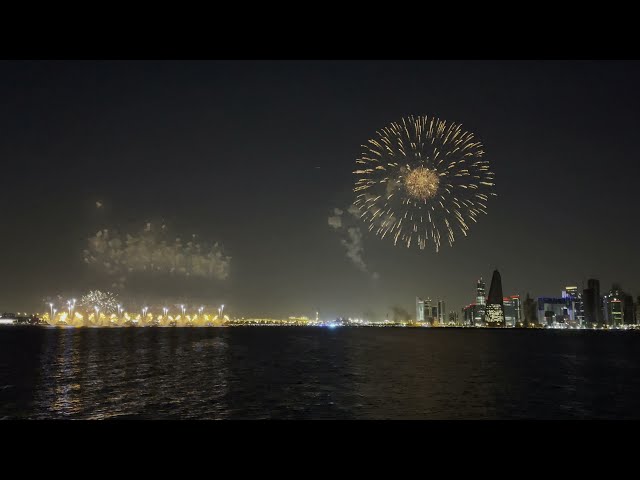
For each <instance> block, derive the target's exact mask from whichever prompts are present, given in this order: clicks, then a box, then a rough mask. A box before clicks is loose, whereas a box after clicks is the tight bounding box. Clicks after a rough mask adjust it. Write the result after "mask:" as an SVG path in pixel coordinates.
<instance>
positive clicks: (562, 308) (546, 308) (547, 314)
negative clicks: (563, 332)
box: [538, 297, 574, 326]
mask: <svg viewBox="0 0 640 480" xmlns="http://www.w3.org/2000/svg"><path fill="white" fill-rule="evenodd" d="M573 315H574V314H573V311H572V303H571V301H570V299H569V298H554V297H538V323H539V324H541V325H546V326H552V325H557V324H567V325H568V324H569V322H570V320H571V319H572V318H573Z"/></svg>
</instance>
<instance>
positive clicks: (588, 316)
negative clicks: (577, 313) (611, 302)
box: [583, 278, 604, 326]
mask: <svg viewBox="0 0 640 480" xmlns="http://www.w3.org/2000/svg"><path fill="white" fill-rule="evenodd" d="M583 302H584V303H583V305H584V321H585V323H587V324H589V326H593V325H598V326H602V325H603V324H604V320H603V315H602V297H601V296H600V282H599V281H598V280H596V279H595V278H590V279H589V280H588V281H587V288H585V289H584V292H583Z"/></svg>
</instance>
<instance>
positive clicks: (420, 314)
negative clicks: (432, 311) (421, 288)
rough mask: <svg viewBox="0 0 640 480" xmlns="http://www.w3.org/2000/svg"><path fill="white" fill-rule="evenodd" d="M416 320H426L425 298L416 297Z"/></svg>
mask: <svg viewBox="0 0 640 480" xmlns="http://www.w3.org/2000/svg"><path fill="white" fill-rule="evenodd" d="M416 322H424V300H423V299H421V298H420V297H416Z"/></svg>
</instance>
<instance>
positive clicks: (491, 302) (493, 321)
mask: <svg viewBox="0 0 640 480" xmlns="http://www.w3.org/2000/svg"><path fill="white" fill-rule="evenodd" d="M485 312H486V313H485V321H486V323H487V326H490V327H504V325H505V322H504V303H503V297H502V279H501V278H500V272H498V270H494V271H493V276H492V277H491V287H489V296H488V297H487V306H486V311H485Z"/></svg>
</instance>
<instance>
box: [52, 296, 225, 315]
mask: <svg viewBox="0 0 640 480" xmlns="http://www.w3.org/2000/svg"><path fill="white" fill-rule="evenodd" d="M48 305H49V308H50V309H51V318H53V317H54V316H55V314H56V312H57V311H58V309H57V308H53V303H51V302H49V303H48ZM67 306H68V307H69V316H71V310H73V309H74V308H75V307H76V299H75V298H72V299H71V300H67ZM93 308H94V310H95V311H96V314H97V313H99V312H100V308H99V307H98V306H95V307H93ZM180 309H181V310H182V315H184V314H185V307H184V305H180ZM141 310H142V316H145V315H146V314H147V311H148V310H149V307H142V309H141ZM203 310H204V307H200V308H198V313H199V314H202V311H203ZM162 311H163V312H164V314H165V316H166V315H167V313H168V312H169V309H168V308H167V307H162ZM223 311H224V304H222V305H221V306H220V308H218V315H219V316H222V312H223ZM123 312H124V307H123V306H122V305H120V304H118V315H120V314H122V313H123Z"/></svg>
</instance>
